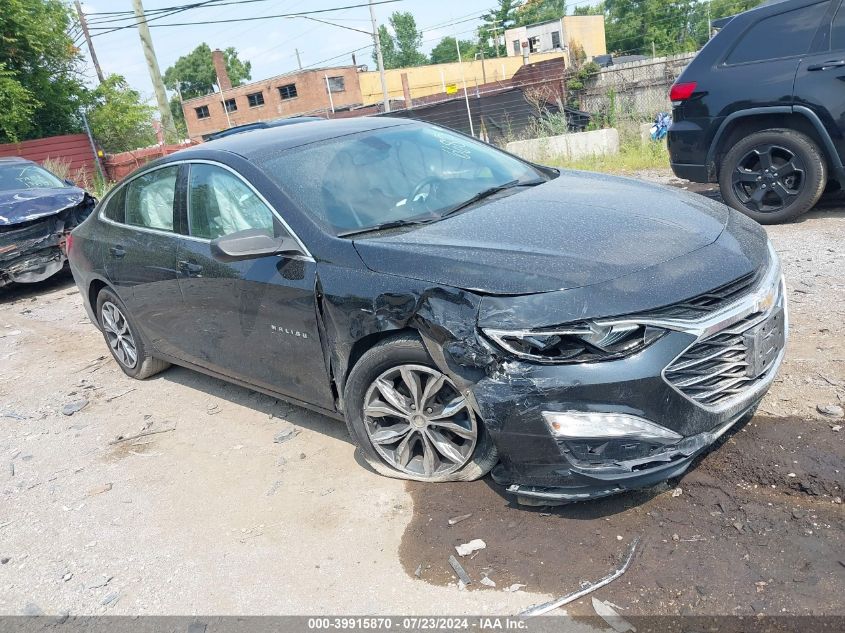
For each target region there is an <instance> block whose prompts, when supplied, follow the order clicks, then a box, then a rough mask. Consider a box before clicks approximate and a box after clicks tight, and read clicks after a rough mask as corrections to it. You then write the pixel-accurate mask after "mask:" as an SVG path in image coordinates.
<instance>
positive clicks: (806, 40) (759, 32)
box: [727, 1, 830, 64]
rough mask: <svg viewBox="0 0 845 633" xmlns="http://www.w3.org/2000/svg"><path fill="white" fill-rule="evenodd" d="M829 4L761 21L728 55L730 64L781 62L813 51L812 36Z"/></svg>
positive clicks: (804, 8)
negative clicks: (771, 60) (774, 60)
mask: <svg viewBox="0 0 845 633" xmlns="http://www.w3.org/2000/svg"><path fill="white" fill-rule="evenodd" d="M829 5H830V2H829V1H828V2H819V3H818V4H813V5H810V6H808V7H802V8H800V9H795V10H794V11H787V12H786V13H780V14H778V15H773V16H771V17H768V18H765V19H763V20H760V21H759V22H758V23H757V24H755V25H754V26H752V27H751V28H750V29H749V30H748V31H746V32H745V35H743V36H742V39H740V40H739V43H738V44H737V45H736V46H735V47H734V49H733V51H731V54H730V55H728V59H727V63H728V64H743V63H746V62H756V61H763V60H766V59H780V58H783V57H792V56H794V55H803V54H804V53H806V52H807V51H809V50H810V45H811V44H812V43H813V36H814V35H815V34H816V31H817V30H818V28H819V25H820V24H821V21H822V18H823V17H824V15H825V13H826V12H827V9H828V6H829Z"/></svg>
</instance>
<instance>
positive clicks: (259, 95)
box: [246, 92, 264, 108]
mask: <svg viewBox="0 0 845 633" xmlns="http://www.w3.org/2000/svg"><path fill="white" fill-rule="evenodd" d="M246 100H247V102H248V103H249V107H250V108H257V107H258V106H263V105H264V93H263V92H253V93H252V94H251V95H247V96H246Z"/></svg>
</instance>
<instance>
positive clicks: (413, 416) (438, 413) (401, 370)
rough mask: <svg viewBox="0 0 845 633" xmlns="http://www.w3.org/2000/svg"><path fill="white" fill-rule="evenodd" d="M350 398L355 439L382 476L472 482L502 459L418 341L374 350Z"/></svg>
mask: <svg viewBox="0 0 845 633" xmlns="http://www.w3.org/2000/svg"><path fill="white" fill-rule="evenodd" d="M344 393H345V397H344V404H345V410H346V411H345V413H346V424H347V427H348V428H349V434H350V435H351V436H352V439H353V440H354V442H355V444H356V445H357V446H358V448H359V449H360V450H361V453H362V455H363V457H364V458H365V459H366V461H367V463H368V464H369V465H370V466H372V468H373V469H374V470H375V471H376V472H378V473H380V474H382V475H386V476H388V477H395V478H398V479H413V480H416V481H430V482H435V481H472V480H474V479H478V478H479V477H482V476H484V475H485V474H487V473H488V472H489V471H490V469H491V468H492V467H493V466H494V465H495V464H496V462H497V461H498V455H497V453H496V447H495V445H494V444H493V442H492V440H491V439H490V436H489V434H488V433H487V432H486V430H485V429H484V425H483V424H482V422H481V420H480V419H479V417H478V415H477V414H476V412H475V411H474V410H473V407H472V406H471V405H470V403H469V402H468V401H467V399H466V398H465V397H464V394H462V393H461V392H460V390H459V389H458V388H457V386H456V385H455V384H454V383H453V382H452V380H451V379H450V378H449V377H448V376H447V375H446V374H443V373H441V372H440V371H439V370H438V369H437V368H436V367H435V365H434V363H433V362H432V360H431V358H430V357H429V355H428V352H427V351H426V349H425V346H424V345H423V344H422V342H421V341H420V340H419V338H417V337H415V336H412V335H399V336H396V337H394V338H391V339H387V340H385V341H382V342H381V343H379V344H377V345H375V346H374V347H373V348H372V349H370V350H368V351H367V352H366V353H365V354H364V355H363V356H362V357H361V359H360V360H359V361H358V363H357V364H356V365H355V367H354V368H353V369H352V371H351V372H350V374H349V380H348V381H347V383H346V389H345V392H344Z"/></svg>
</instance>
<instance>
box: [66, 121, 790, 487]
mask: <svg viewBox="0 0 845 633" xmlns="http://www.w3.org/2000/svg"><path fill="white" fill-rule="evenodd" d="M71 238H72V239H71V240H70V246H69V253H70V254H69V259H70V263H71V269H72V271H73V275H74V278H75V280H76V283H77V285H78V287H79V289H80V291H81V293H82V296H83V298H84V303H85V307H86V309H87V311H88V314H89V316H90V318H91V320H92V321H93V323H94V324H95V325H96V326H97V327H98V328H99V329H100V330H101V331H102V333H103V336H104V338H105V341H106V344H107V345H108V348H109V350H110V352H111V353H112V355H113V356H114V358H115V359H116V361H117V363H118V364H119V365H120V367H121V369H123V371H124V372H125V373H126V374H127V375H129V376H131V377H133V378H138V379H143V378H147V377H149V376H152V375H153V374H155V373H157V372H160V371H162V370H164V369H165V368H167V367H168V365H169V364H171V363H176V364H178V365H183V366H185V367H189V368H192V369H195V370H197V371H200V372H204V373H206V374H210V375H212V376H216V377H219V378H221V379H223V380H227V381H230V382H234V383H237V384H240V385H244V386H247V387H250V388H252V389H255V390H258V391H261V392H263V393H267V394H271V395H273V396H278V397H281V398H284V399H286V400H289V401H291V402H294V403H297V404H299V405H301V406H304V407H308V408H311V409H315V410H317V411H320V412H322V413H324V414H326V415H328V416H331V417H334V418H337V419H338V420H345V422H346V425H347V427H348V429H349V433H350V435H351V437H352V440H353V441H354V442H355V444H356V445H357V447H358V449H359V450H360V452H361V454H362V455H363V456H364V458H365V459H366V461H367V462H368V463H369V464H370V465H371V466H372V467H373V469H375V470H376V471H377V472H379V473H382V474H384V475H388V476H393V477H400V478H405V479H415V480H420V481H427V482H441V481H456V480H472V479H476V478H478V477H481V476H483V475H485V474H486V473H488V472H490V471H491V470H492V477H493V479H494V480H495V481H497V482H498V483H500V484H503V485H505V486H507V487H508V490H509V491H510V492H511V493H513V494H515V495H516V496H517V498H518V500H519V501H521V502H523V503H529V504H530V503H535V504H536V503H550V502H552V503H554V502H568V501H575V500H580V499H588V498H594V497H600V496H604V495H609V494H613V493H617V492H621V491H624V490H630V489H634V488H641V487H645V486H650V485H653V484H655V483H657V482H659V481H662V480H665V479H667V478H671V477H675V476H678V475H680V474H681V473H683V472H684V471H685V470H686V469H687V468H688V467H689V465H690V463H691V462H692V461H693V459H694V458H695V457H696V456H697V455H699V454H700V453H701V452H703V451H705V450H706V449H707V448H708V447H710V446H711V445H712V444H713V443H714V442H716V440H717V439H718V438H719V437H720V436H721V435H722V434H723V433H725V432H726V431H727V430H728V429H729V428H730V427H731V426H732V425H734V424H736V423H737V422H739V421H741V420H743V419H744V418H747V417H748V416H750V415H751V413H753V410H754V408H755V407H756V405H757V403H758V402H759V401H760V399H761V398H762V397H763V395H764V393H765V392H766V390H767V389H768V387H769V385H770V384H771V382H772V380H773V379H774V376H775V373H776V372H777V369H778V366H779V364H780V362H781V360H782V358H783V354H784V343H785V338H786V333H787V316H786V300H785V296H784V286H783V280H782V277H781V271H780V266H779V262H778V258H777V256H776V254H775V252H774V250H773V249H772V246H771V244H770V243H769V241H768V240H767V238H766V235H765V233H764V232H763V230H762V229H761V228H760V226H759V225H757V224H756V223H754V222H753V221H752V220H749V219H748V218H746V217H745V216H743V215H741V214H739V213H736V212H734V211H732V210H731V209H729V208H728V207H726V206H724V205H722V204H718V203H716V202H712V201H710V200H707V199H705V198H703V197H696V196H693V195H691V194H687V193H684V192H681V191H677V190H672V189H668V188H662V187H658V186H655V185H650V184H645V183H642V182H637V181H634V180H626V179H622V178H615V177H610V176H602V175H596V174H588V173H581V172H569V171H559V170H556V169H551V168H548V167H542V166H538V165H534V164H531V163H527V162H525V161H523V160H520V159H519V158H516V157H514V156H511V155H509V154H506V153H504V152H502V151H499V150H497V149H495V148H493V147H490V146H489V145H486V144H484V143H481V142H478V141H475V140H473V139H471V138H468V137H465V136H462V135H460V134H457V133H454V132H451V131H448V130H445V129H442V128H439V127H435V126H432V125H428V124H424V123H419V122H412V121H407V120H397V119H390V118H360V119H354V120H346V121H342V120H341V121H320V122H316V123H301V124H299V125H295V126H289V127H284V128H275V129H267V130H258V131H253V132H246V133H243V134H238V135H234V136H230V137H227V138H224V139H220V140H217V141H213V142H210V143H205V144H203V145H199V146H197V147H194V148H191V149H187V150H183V151H180V152H178V153H176V154H173V155H171V156H169V157H167V158H164V159H162V160H159V161H157V162H155V163H151V164H149V165H147V166H146V167H144V168H142V169H141V170H139V171H137V172H135V173H134V174H133V175H132V176H130V177H129V178H127V179H126V180H124V181H123V182H122V183H121V184H119V185H118V186H117V187H115V188H114V189H113V190H112V191H111V192H110V194H109V195H108V196H106V197H105V198H104V199H103V201H102V202H101V203H100V204H99V205H98V207H97V209H96V211H95V212H94V213H93V214H92V215H91V217H90V218H89V219H88V220H87V221H85V222H84V223H83V224H82V225H80V226H79V227H78V228H76V229H75V230H74V231H73V233H72V235H71Z"/></svg>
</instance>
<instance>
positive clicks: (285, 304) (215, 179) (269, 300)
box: [176, 162, 334, 408]
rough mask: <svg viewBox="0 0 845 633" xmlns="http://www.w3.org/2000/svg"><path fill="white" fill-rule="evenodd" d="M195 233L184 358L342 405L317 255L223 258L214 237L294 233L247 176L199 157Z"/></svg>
mask: <svg viewBox="0 0 845 633" xmlns="http://www.w3.org/2000/svg"><path fill="white" fill-rule="evenodd" d="M187 226H188V235H187V236H185V237H183V238H182V239H180V241H179V248H178V252H177V257H176V266H177V268H178V271H179V283H180V287H181V289H182V296H183V299H184V305H185V313H184V315H183V317H182V320H181V322H182V324H183V326H184V327H182V328H180V329H181V337H180V341H179V344H180V346H181V347H182V350H181V351H182V353H183V354H184V355H185V357H186V358H187V359H188V360H189V361H191V362H193V363H195V364H197V365H200V366H203V367H207V368H209V369H211V370H213V371H216V372H218V373H221V374H225V375H227V376H231V377H233V378H237V379H239V380H243V381H245V382H248V383H251V384H254V385H256V386H259V387H263V388H265V389H270V390H272V391H276V392H280V393H283V394H286V395H289V396H291V397H293V398H296V399H299V400H303V401H306V402H309V403H312V404H316V405H319V406H322V407H325V408H332V407H333V406H334V398H333V396H332V393H331V390H330V388H329V380H328V373H327V371H326V366H325V362H324V360H323V352H322V348H321V345H320V338H319V334H318V331H317V306H316V296H315V283H316V274H317V272H316V271H317V265H316V263H315V262H314V260H313V259H312V258H311V257H310V256H306V255H303V256H293V257H287V256H278V255H273V256H269V257H266V256H265V257H256V258H255V259H249V260H245V261H236V262H228V263H227V262H222V261H220V260H218V259H216V258H215V257H214V256H213V255H212V253H211V240H213V239H216V238H218V237H222V236H224V235H229V234H231V233H234V232H237V231H242V230H246V229H261V230H264V231H267V232H268V233H270V234H274V235H276V236H277V237H278V236H282V235H285V234H289V235H291V236H292V234H291V232H290V230H289V229H288V228H287V226H286V225H285V224H284V223H283V221H282V220H281V216H279V215H277V214H276V213H274V211H273V210H272V209H271V208H270V206H269V204H268V203H267V202H266V201H265V200H264V199H263V198H262V197H261V196H260V195H259V194H258V193H257V191H256V190H255V189H254V188H253V187H252V186H251V185H250V184H249V183H247V182H246V181H245V180H244V179H243V178H242V177H241V176H240V175H238V174H237V173H235V172H234V171H232V170H230V169H229V168H227V167H224V166H222V165H219V164H214V163H202V162H197V163H192V164H191V166H190V173H189V176H188V185H187Z"/></svg>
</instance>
